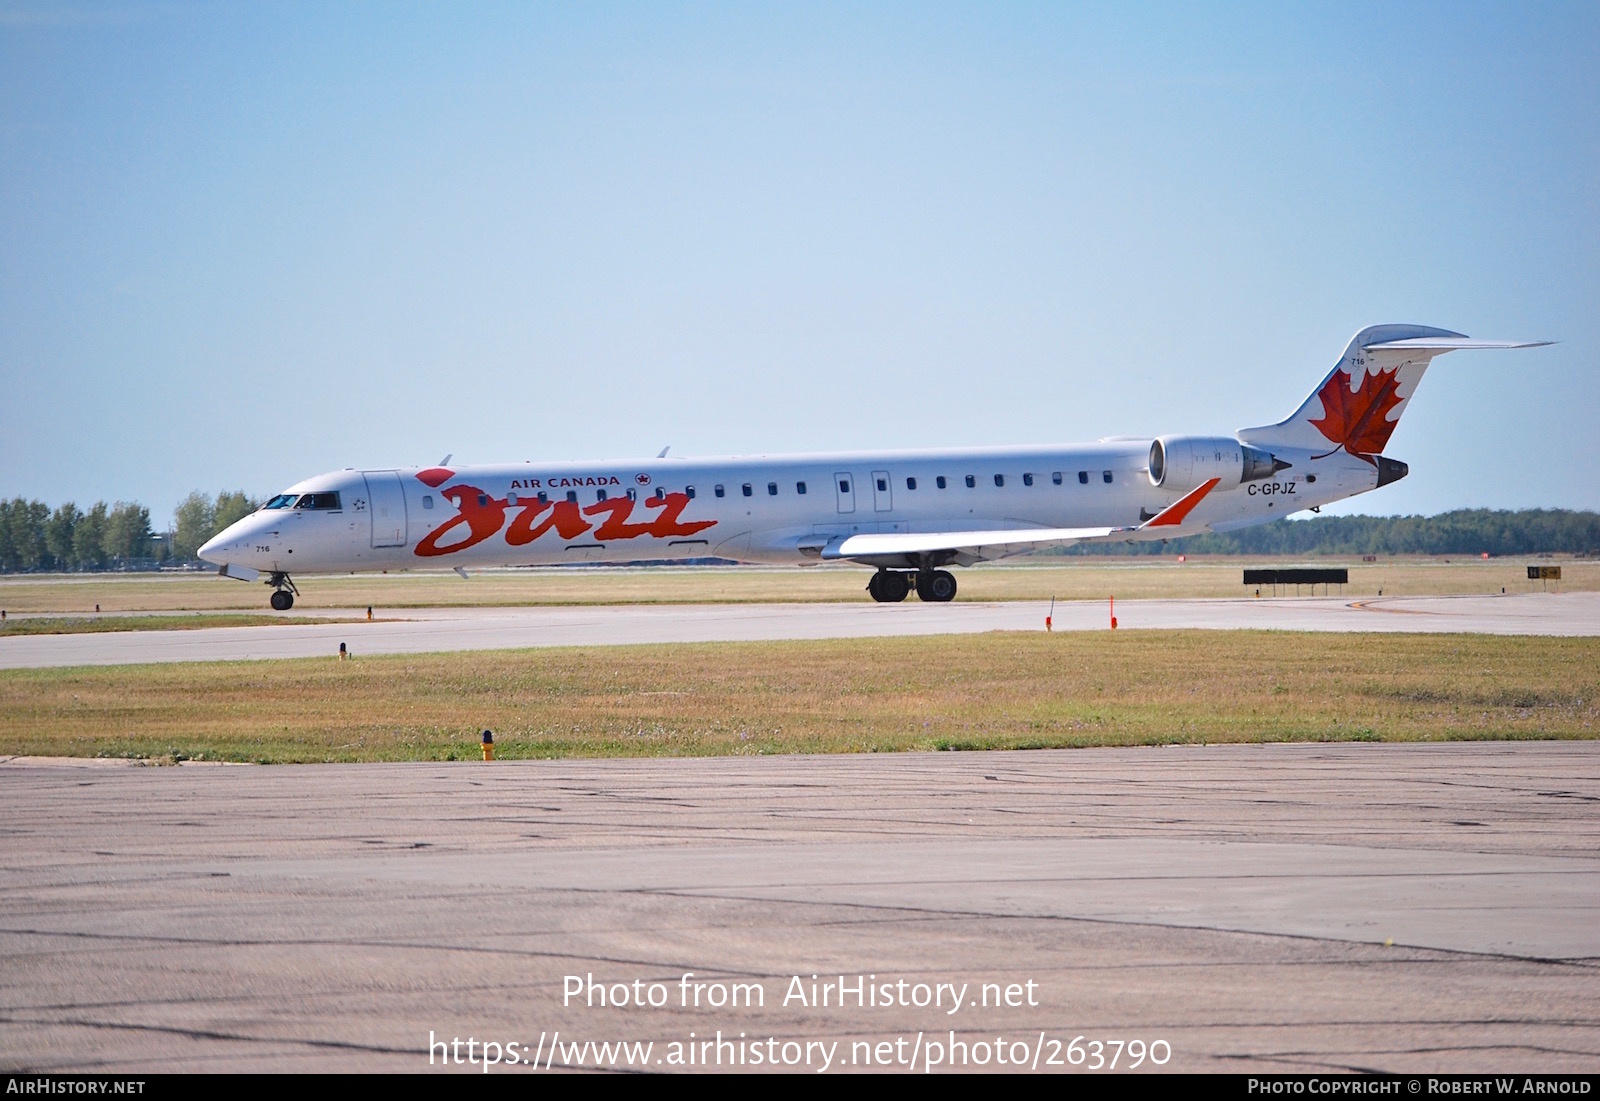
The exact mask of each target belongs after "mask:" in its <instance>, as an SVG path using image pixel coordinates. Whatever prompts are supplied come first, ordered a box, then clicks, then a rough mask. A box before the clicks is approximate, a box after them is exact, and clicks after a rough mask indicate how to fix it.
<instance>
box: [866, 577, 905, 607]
mask: <svg viewBox="0 0 1600 1101" xmlns="http://www.w3.org/2000/svg"><path fill="white" fill-rule="evenodd" d="M910 591H911V585H910V584H909V583H908V582H907V581H906V575H905V574H903V573H897V572H896V571H894V570H879V571H878V572H877V573H875V574H873V575H872V580H871V581H869V582H867V592H869V593H871V594H872V599H874V600H876V601H877V602H878V603H879V604H898V603H900V602H901V601H902V600H904V599H905V598H906V593H908V592H910Z"/></svg>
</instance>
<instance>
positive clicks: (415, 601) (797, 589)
mask: <svg viewBox="0 0 1600 1101" xmlns="http://www.w3.org/2000/svg"><path fill="white" fill-rule="evenodd" d="M1529 561H1537V562H1538V563H1539V564H1551V562H1554V561H1555V560H1551V561H1550V562H1547V561H1546V560H1543V559H1540V560H1528V561H1524V560H1521V559H1501V558H1493V559H1487V560H1483V559H1459V558H1457V559H1435V558H1415V559H1410V558H1407V559H1389V560H1384V561H1380V562H1376V563H1363V562H1361V561H1359V560H1356V561H1340V560H1318V561H1317V562H1315V563H1314V564H1315V565H1319V566H1323V565H1328V566H1347V567H1349V569H1350V584H1349V585H1347V586H1346V587H1345V590H1344V594H1345V595H1346V596H1350V597H1353V598H1354V597H1363V596H1374V595H1376V594H1377V593H1378V592H1379V590H1382V591H1383V592H1384V593H1385V594H1387V595H1391V596H1420V595H1430V596H1432V595H1443V594H1456V593H1498V592H1499V591H1500V590H1501V589H1502V588H1505V589H1506V590H1507V591H1509V592H1527V591H1528V589H1529V582H1528V580H1527V571H1526V566H1527V565H1528V562H1529ZM1274 564H1277V565H1286V564H1292V563H1274ZM1556 564H1559V565H1561V567H1562V570H1563V574H1564V576H1563V578H1562V580H1561V581H1560V582H1559V588H1560V589H1561V590H1562V591H1566V592H1574V591H1597V590H1600V562H1595V561H1586V560H1572V559H1564V560H1560V561H1559V562H1558V563H1556ZM1258 565H1262V563H1261V562H1260V561H1258V560H1254V559H1252V560H1245V559H1231V558H1206V559H1195V560H1192V561H1190V562H1187V563H1182V564H1180V563H1178V562H1177V561H1176V559H1175V558H1174V557H1170V556H1169V557H1164V558H1132V559H1103V558H1078V559H1061V558H1050V559H1024V560H1019V561H1015V562H1009V563H997V564H994V565H988V566H975V567H973V568H971V569H964V570H956V571H955V574H956V577H957V580H958V581H959V583H960V593H959V595H958V596H957V598H956V599H958V600H1049V599H1050V598H1051V597H1056V598H1057V599H1060V600H1088V599H1104V598H1105V597H1107V596H1115V597H1117V598H1118V599H1126V600H1137V599H1140V598H1149V597H1219V596H1221V597H1238V596H1245V595H1247V594H1248V592H1249V590H1246V589H1245V587H1244V585H1243V584H1242V572H1241V571H1242V570H1243V569H1244V568H1245V567H1246V566H1258ZM870 573H871V571H870V570H867V569H863V568H861V567H855V566H816V567H810V568H804V569H802V568H800V567H770V568H762V567H751V566H734V567H729V566H719V567H703V568H696V567H668V568H653V569H651V568H619V569H542V570H502V571H493V572H488V573H482V574H477V575H474V576H472V577H470V578H469V579H466V580H463V579H462V578H460V577H458V576H456V575H455V574H454V573H449V572H444V573H437V572H428V573H404V574H365V575H355V576H345V577H311V578H304V579H299V580H298V584H299V586H300V593H301V595H300V598H299V599H298V600H297V601H296V604H295V610H296V611H301V610H308V611H309V610H326V609H359V610H363V611H364V609H365V608H366V607H367V606H368V605H372V606H373V607H375V608H378V609H380V610H382V609H402V608H418V607H440V606H449V605H473V606H503V605H534V604H633V603H646V604H717V603H769V602H785V603H787V602H802V603H805V602H822V601H865V600H867V599H869V598H868V597H867V595H866V591H865V590H866V584H867V578H868V576H869V575H870ZM1335 591H1336V592H1337V590H1335ZM1291 592H1292V590H1291ZM1319 592H1320V590H1319ZM268 595H269V590H268V589H267V587H266V586H265V585H260V584H245V583H244V582H240V581H231V580H228V579H225V578H219V577H215V576H207V575H197V574H126V575H106V574H79V575H60V576H33V575H21V576H15V577H7V578H0V608H6V609H8V610H9V611H10V612H13V613H15V612H26V613H45V614H58V615H69V614H71V615H75V614H83V613H88V612H92V611H93V610H94V607H95V605H97V604H98V605H100V607H101V608H102V610H103V612H104V613H107V614H110V613H120V612H152V611H163V612H186V611H243V612H250V613H257V614H271V613H268V612H267V597H268ZM288 614H291V615H292V614H294V613H292V612H291V613H288Z"/></svg>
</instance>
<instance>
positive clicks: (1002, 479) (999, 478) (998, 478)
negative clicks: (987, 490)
mask: <svg viewBox="0 0 1600 1101" xmlns="http://www.w3.org/2000/svg"><path fill="white" fill-rule="evenodd" d="M994 484H995V485H997V486H1003V485H1005V484H1006V476H1005V475H1004V474H996V475H995V476H994Z"/></svg>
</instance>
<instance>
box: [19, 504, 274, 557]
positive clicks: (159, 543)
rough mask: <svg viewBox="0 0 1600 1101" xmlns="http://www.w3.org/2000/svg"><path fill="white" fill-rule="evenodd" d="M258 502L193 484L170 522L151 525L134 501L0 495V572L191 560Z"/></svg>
mask: <svg viewBox="0 0 1600 1101" xmlns="http://www.w3.org/2000/svg"><path fill="white" fill-rule="evenodd" d="M260 507H261V503H260V502H259V501H257V500H256V499H255V498H253V497H248V496H246V495H245V494H244V493H242V492H241V493H219V494H217V496H216V499H215V500H213V499H212V498H209V497H207V496H206V495H205V494H203V493H201V492H200V491H199V490H196V491H195V492H193V493H191V494H189V496H187V497H185V498H184V499H183V502H182V503H181V504H179V505H178V507H177V509H176V510H175V511H174V513H173V517H172V519H173V523H172V526H171V527H170V528H169V529H168V530H167V531H166V532H163V533H161V534H159V535H158V534H157V533H155V532H153V531H152V530H151V528H150V510H149V509H148V508H146V507H145V506H144V505H141V504H139V503H137V502H126V501H118V502H117V503H116V504H114V505H108V504H106V503H105V502H104V501H97V502H95V504H94V505H93V506H92V507H91V508H89V510H88V511H83V510H81V509H79V508H78V506H77V505H76V504H74V503H73V502H71V501H68V502H67V503H66V504H64V505H60V506H58V507H56V508H54V509H52V508H51V507H50V506H49V505H47V504H45V503H44V502H43V501H29V500H25V499H23V498H21V497H15V498H13V499H11V500H9V501H0V573H22V572H28V571H34V570H50V571H72V570H127V569H150V568H152V567H158V566H163V565H177V564H179V563H186V562H195V561H197V559H196V557H195V552H196V551H198V550H199V549H200V547H201V545H202V544H204V543H205V541H206V540H207V539H210V538H211V537H212V536H213V535H216V534H217V533H218V532H220V531H221V530H222V529H223V528H225V527H227V526H228V525H229V524H231V523H233V522H234V521H235V520H238V519H240V518H242V517H245V516H248V515H250V513H252V512H254V511H255V510H256V509H258V508H260Z"/></svg>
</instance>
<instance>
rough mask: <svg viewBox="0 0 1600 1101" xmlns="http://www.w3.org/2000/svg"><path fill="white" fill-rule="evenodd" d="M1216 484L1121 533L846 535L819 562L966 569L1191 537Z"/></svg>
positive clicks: (1081, 530) (1045, 530)
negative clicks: (1102, 543) (1041, 553)
mask: <svg viewBox="0 0 1600 1101" xmlns="http://www.w3.org/2000/svg"><path fill="white" fill-rule="evenodd" d="M1218 481H1220V479H1217V478H1212V479H1211V480H1210V481H1208V482H1206V483H1205V484H1204V485H1202V486H1197V487H1196V488H1194V489H1192V490H1190V491H1189V492H1188V493H1186V494H1184V495H1183V497H1182V498H1180V499H1179V500H1177V501H1174V502H1173V503H1172V504H1170V505H1168V506H1167V507H1166V508H1164V509H1162V510H1161V511H1160V512H1158V513H1157V514H1156V515H1155V516H1153V517H1151V518H1150V519H1149V520H1148V521H1146V522H1145V523H1143V524H1139V525H1138V526H1136V527H1122V528H1000V529H996V530H992V531H936V532H887V533H882V534H862V535H851V536H848V537H845V538H842V539H839V540H837V541H831V542H829V543H828V544H827V545H826V546H824V547H822V548H821V554H820V557H821V558H822V559H823V560H824V561H838V560H840V559H849V560H851V561H855V562H863V563H867V564H869V565H880V564H896V563H901V562H904V561H906V560H908V559H917V558H923V559H926V558H927V557H929V556H933V557H935V558H938V559H939V560H941V561H946V562H958V563H960V564H962V565H971V564H972V563H974V562H988V561H992V560H993V559H996V558H1008V557H1010V556H1011V555H1014V554H1026V553H1027V552H1028V551H1033V550H1040V549H1042V548H1044V547H1070V546H1072V544H1074V543H1087V542H1093V541H1099V540H1107V539H1125V540H1128V541H1129V542H1142V541H1144V540H1146V539H1170V538H1173V537H1174V536H1177V535H1191V534H1194V532H1193V531H1181V530H1175V529H1180V528H1181V527H1182V525H1183V521H1184V519H1185V518H1186V517H1187V516H1188V515H1189V513H1190V512H1191V511H1193V510H1194V507H1195V506H1196V505H1197V504H1199V503H1200V501H1201V499H1202V498H1204V497H1205V495H1206V494H1208V493H1210V492H1211V491H1212V490H1213V489H1215V488H1216V486H1217V483H1218Z"/></svg>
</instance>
